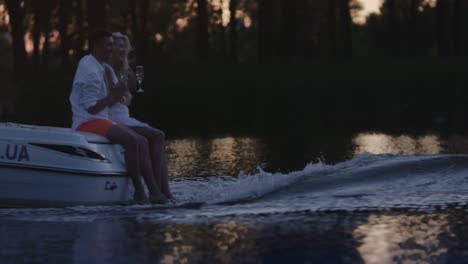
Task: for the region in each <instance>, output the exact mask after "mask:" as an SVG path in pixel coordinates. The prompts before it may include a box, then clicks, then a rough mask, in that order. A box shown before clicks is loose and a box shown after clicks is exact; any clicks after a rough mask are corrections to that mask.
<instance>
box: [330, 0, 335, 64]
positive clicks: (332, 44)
mask: <svg viewBox="0 0 468 264" xmlns="http://www.w3.org/2000/svg"><path fill="white" fill-rule="evenodd" d="M336 31H337V6H336V0H328V38H329V39H328V42H329V43H328V56H329V57H330V58H336V52H337V40H336Z"/></svg>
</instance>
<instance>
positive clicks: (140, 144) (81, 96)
mask: <svg viewBox="0 0 468 264" xmlns="http://www.w3.org/2000/svg"><path fill="white" fill-rule="evenodd" d="M88 45H89V50H90V54H89V55H87V56H84V57H83V58H82V59H81V60H80V62H79V64H78V69H77V70H76V74H75V78H74V80H73V88H72V92H71V95H70V103H71V106H72V113H73V124H72V128H73V129H76V130H79V131H86V132H91V133H96V134H100V135H102V136H105V137H107V138H108V139H109V141H111V142H112V143H114V144H120V145H122V146H123V148H124V149H125V161H126V163H127V170H128V174H129V176H130V177H131V178H132V182H133V186H134V188H135V193H134V197H133V198H134V200H135V201H136V202H137V203H140V204H144V203H147V202H148V201H150V202H152V203H166V202H167V198H166V197H165V196H164V195H163V194H162V193H161V191H160V188H159V187H158V186H157V183H156V181H155V179H154V176H153V169H152V167H151V162H150V160H149V150H148V146H147V145H148V142H147V140H146V139H145V138H143V137H142V136H139V135H138V134H136V133H135V132H133V131H132V130H131V129H129V128H128V127H125V126H123V125H120V124H118V123H116V122H113V121H111V120H110V119H109V107H110V106H112V105H114V104H115V103H116V102H118V101H119V100H121V99H122V97H123V95H124V94H125V90H126V89H125V84H124V83H123V82H119V83H117V84H116V87H115V89H112V90H111V91H109V92H108V89H107V86H106V83H105V80H104V69H105V68H104V66H103V62H104V61H108V59H109V57H110V56H111V54H112V34H111V33H110V32H108V31H106V30H102V29H99V30H96V31H94V32H92V33H91V34H90V36H89V39H88ZM140 174H141V175H142V176H143V178H144V180H145V183H146V185H147V187H148V190H149V192H150V197H149V200H148V198H147V197H146V194H145V191H144V187H143V185H142V183H141V181H140Z"/></svg>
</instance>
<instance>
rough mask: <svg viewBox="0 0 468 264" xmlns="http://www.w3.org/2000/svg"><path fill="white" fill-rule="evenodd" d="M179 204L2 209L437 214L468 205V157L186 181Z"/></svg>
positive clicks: (388, 160)
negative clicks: (390, 211)
mask: <svg viewBox="0 0 468 264" xmlns="http://www.w3.org/2000/svg"><path fill="white" fill-rule="evenodd" d="M171 186H172V189H173V193H174V196H175V197H176V202H175V203H173V204H170V205H164V206H159V205H147V206H92V207H89V206H76V207H67V208H54V209H0V217H1V218H3V219H15V220H18V219H22V220H28V221H96V220H99V219H107V218H115V217H133V218H136V219H138V220H141V221H158V222H161V221H165V220H167V221H174V220H177V221H197V220H201V221H205V220H206V219H209V218H217V217H233V216H236V217H243V216H246V217H251V216H252V215H260V214H283V213H294V212H304V211H307V212H319V211H330V210H340V211H341V210H344V211H361V210H387V209H391V210H392V209H407V210H434V209H436V208H440V207H442V208H444V207H447V206H451V205H457V206H465V205H468V155H413V156H395V155H371V154H362V155H360V156H358V157H356V158H354V159H352V160H348V161H345V162H342V163H338V164H335V165H327V164H324V163H320V162H319V163H311V164H308V165H307V166H306V167H305V168H304V169H303V170H302V171H295V172H290V173H287V174H282V173H268V172H265V171H262V170H261V169H259V170H258V173H255V174H244V173H240V174H239V175H237V176H235V177H233V176H214V177H208V178H196V177H194V178H189V179H184V180H176V181H173V182H172V183H171Z"/></svg>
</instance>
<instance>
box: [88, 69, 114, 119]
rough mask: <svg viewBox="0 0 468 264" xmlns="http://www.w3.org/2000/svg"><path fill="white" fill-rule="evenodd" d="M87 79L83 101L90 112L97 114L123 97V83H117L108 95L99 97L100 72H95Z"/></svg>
mask: <svg viewBox="0 0 468 264" xmlns="http://www.w3.org/2000/svg"><path fill="white" fill-rule="evenodd" d="M86 79H87V81H86V82H85V83H83V84H82V85H83V86H82V94H81V103H82V104H83V106H84V107H85V109H86V111H88V113H90V114H93V115H94V114H96V113H98V112H100V111H102V110H103V109H105V108H106V107H108V106H112V105H114V104H115V103H116V102H117V101H119V100H120V99H121V98H122V89H119V88H120V87H121V85H119V84H117V85H116V87H115V89H112V90H111V91H110V92H109V93H108V94H107V96H105V97H103V98H99V89H101V87H100V85H101V79H100V78H99V76H98V74H96V73H93V74H89V75H88V76H87V78H86Z"/></svg>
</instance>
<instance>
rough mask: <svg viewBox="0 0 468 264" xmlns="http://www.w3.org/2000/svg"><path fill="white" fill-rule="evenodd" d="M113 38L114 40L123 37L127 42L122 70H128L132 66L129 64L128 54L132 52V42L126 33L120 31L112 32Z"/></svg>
mask: <svg viewBox="0 0 468 264" xmlns="http://www.w3.org/2000/svg"><path fill="white" fill-rule="evenodd" d="M112 38H113V39H114V41H115V40H117V39H122V40H123V41H124V43H125V46H126V47H125V48H126V54H125V58H124V61H123V65H122V70H124V71H127V70H128V69H129V68H130V66H129V65H128V54H130V51H131V50H132V45H131V44H130V40H129V39H128V37H127V36H125V35H124V34H122V33H120V32H114V33H112Z"/></svg>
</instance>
